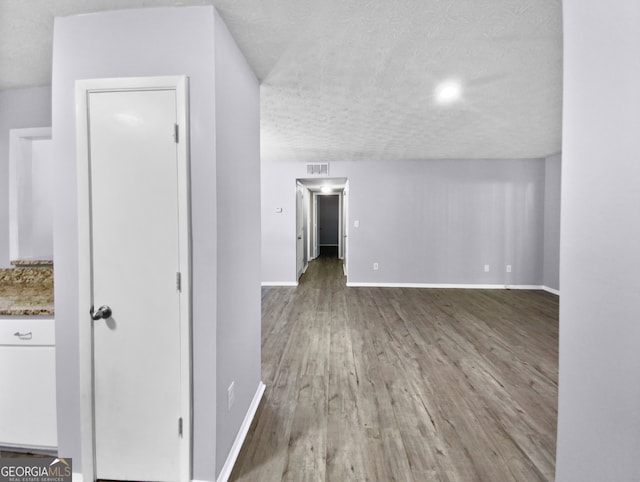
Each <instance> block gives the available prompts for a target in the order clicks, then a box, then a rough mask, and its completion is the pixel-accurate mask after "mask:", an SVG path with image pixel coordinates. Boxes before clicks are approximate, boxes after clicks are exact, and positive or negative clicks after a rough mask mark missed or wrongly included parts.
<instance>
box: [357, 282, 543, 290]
mask: <svg viewBox="0 0 640 482" xmlns="http://www.w3.org/2000/svg"><path fill="white" fill-rule="evenodd" d="M347 286H348V287H354V288H355V287H359V288H436V289H469V290H542V289H544V286H541V285H503V284H454V283H359V282H347Z"/></svg>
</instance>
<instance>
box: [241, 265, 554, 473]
mask: <svg viewBox="0 0 640 482" xmlns="http://www.w3.org/2000/svg"><path fill="white" fill-rule="evenodd" d="M262 376H263V381H264V382H265V384H266V385H267V388H266V390H265V394H264V397H263V399H262V402H261V404H260V407H259V408H258V411H257V413H256V417H255V419H254V421H253V423H252V425H251V428H250V430H249V433H248V435H247V438H246V440H245V443H244V445H243V447H242V450H241V452H240V455H239V456H238V460H237V462H236V465H235V467H234V470H233V472H232V474H231V478H230V480H234V481H236V480H237V481H261V482H262V481H280V480H290V481H350V480H354V481H361V480H362V481H365V480H369V481H394V480H398V481H416V482H418V481H432V480H433V481H463V482H468V481H492V482H499V481H537V480H541V481H550V480H553V478H554V468H555V443H556V442H555V437H556V420H557V396H558V385H557V384H558V298H557V297H556V296H555V295H552V294H549V293H545V292H542V291H520V290H461V289H460V290H458V289H409V288H347V287H346V286H345V278H344V276H343V275H342V265H341V263H340V262H339V261H338V260H337V259H331V258H321V259H318V260H315V261H313V262H311V263H310V265H309V268H308V270H307V272H306V273H305V274H304V275H303V276H302V278H301V282H300V284H299V286H298V287H296V288H290V287H286V288H284V287H283V288H280V287H270V288H268V289H266V290H264V292H263V299H262Z"/></svg>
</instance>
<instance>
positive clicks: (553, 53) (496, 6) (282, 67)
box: [0, 0, 562, 162]
mask: <svg viewBox="0 0 640 482" xmlns="http://www.w3.org/2000/svg"><path fill="white" fill-rule="evenodd" d="M177 4H178V5H202V4H214V5H215V6H216V7H217V8H218V10H219V11H220V13H221V15H222V17H223V18H224V19H225V21H226V23H227V25H228V26H229V29H230V30H231V32H232V34H233V35H234V37H235V38H236V41H237V42H238V44H239V45H240V47H241V49H242V50H243V52H244V54H245V55H246V57H247V59H248V61H249V63H250V64H251V65H252V67H253V69H254V71H255V72H256V74H257V76H258V78H259V79H260V81H261V132H262V158H263V160H273V161H278V160H295V161H305V162H311V161H338V160H360V159H367V160H396V159H435V158H467V159H468V158H471V159H479V158H530V157H541V156H545V155H548V154H551V153H555V152H558V151H559V150H560V145H561V108H562V17H561V15H562V5H561V0H482V1H479V0H395V1H386V0H369V1H364V0H352V1H345V0H323V1H318V0H213V1H203V0H201V1H188V0H186V1H181V2H178V1H168V0H0V89H6V88H15V87H25V86H35V85H46V84H49V83H50V81H49V79H50V75H51V38H52V28H53V27H52V25H53V21H52V19H53V17H54V16H64V15H72V14H76V13H86V12H94V11H100V10H109V9H118V8H139V7H151V6H164V5H177ZM451 79H454V80H457V81H459V82H460V84H461V86H462V97H461V99H460V100H459V101H458V102H453V103H450V104H447V105H440V104H438V103H437V102H436V101H435V98H434V91H435V89H436V88H437V86H438V84H440V83H441V82H443V81H447V80H451Z"/></svg>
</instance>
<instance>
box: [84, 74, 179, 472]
mask: <svg viewBox="0 0 640 482" xmlns="http://www.w3.org/2000/svg"><path fill="white" fill-rule="evenodd" d="M132 90H133V91H135V90H138V91H148V90H175V92H176V99H177V112H176V114H177V117H176V118H177V122H178V125H179V132H180V134H179V137H180V138H179V142H178V143H177V144H176V146H177V157H178V173H177V174H178V186H179V187H178V216H179V227H178V230H179V244H180V253H179V258H180V266H181V269H182V267H184V269H182V271H181V275H182V280H181V281H182V283H181V291H182V300H184V301H186V302H181V303H180V334H181V335H180V350H181V360H180V374H181V379H182V380H184V381H186V383H183V384H182V386H181V395H180V398H181V404H182V407H183V426H182V434H183V435H182V443H181V448H180V455H179V458H180V466H181V468H180V480H181V481H183V482H186V481H190V480H191V444H192V440H191V438H192V400H191V385H192V381H191V249H190V247H191V230H190V206H189V142H188V139H189V135H188V133H189V125H188V119H189V116H188V100H189V98H188V79H187V77H186V76H172V77H136V78H114V79H91V80H79V81H77V82H76V138H77V140H76V142H77V156H78V157H77V168H78V268H79V270H78V284H79V286H78V319H79V329H78V336H79V343H80V395H81V400H80V412H81V413H80V419H81V448H82V473H83V480H84V481H85V482H88V481H95V480H96V466H95V431H94V392H93V373H94V369H93V324H92V322H91V317H90V315H89V310H90V308H91V306H92V305H93V293H92V291H93V290H92V285H93V281H92V279H93V278H92V276H93V273H92V272H91V230H90V227H91V209H90V206H91V204H90V201H91V193H90V167H89V143H88V129H89V125H88V115H87V112H88V111H87V107H88V105H87V101H88V96H89V94H90V93H91V92H109V91H132ZM176 430H177V428H176Z"/></svg>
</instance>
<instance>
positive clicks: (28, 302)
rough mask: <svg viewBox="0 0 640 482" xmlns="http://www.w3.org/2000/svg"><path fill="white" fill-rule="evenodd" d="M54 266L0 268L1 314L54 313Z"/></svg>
mask: <svg viewBox="0 0 640 482" xmlns="http://www.w3.org/2000/svg"><path fill="white" fill-rule="evenodd" d="M53 314H54V310H53V269H52V268H51V267H45V268H42V267H40V268H10V269H0V315H1V316H33V315H49V316H51V315H53Z"/></svg>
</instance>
